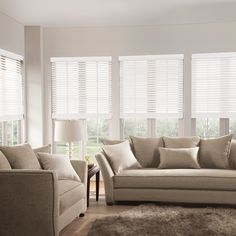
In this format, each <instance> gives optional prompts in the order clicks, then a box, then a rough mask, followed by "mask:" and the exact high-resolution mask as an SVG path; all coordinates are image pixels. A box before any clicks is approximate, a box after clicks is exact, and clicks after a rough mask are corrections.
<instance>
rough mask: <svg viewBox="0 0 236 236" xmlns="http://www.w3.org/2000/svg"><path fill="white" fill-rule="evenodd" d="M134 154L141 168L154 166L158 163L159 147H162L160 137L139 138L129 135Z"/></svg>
mask: <svg viewBox="0 0 236 236" xmlns="http://www.w3.org/2000/svg"><path fill="white" fill-rule="evenodd" d="M130 140H131V142H132V146H133V150H134V155H135V157H136V158H137V160H138V162H139V163H140V165H141V166H142V167H143V168H148V167H149V168H154V167H157V166H158V165H159V163H160V153H159V149H158V148H159V147H163V140H162V138H141V137H135V136H130Z"/></svg>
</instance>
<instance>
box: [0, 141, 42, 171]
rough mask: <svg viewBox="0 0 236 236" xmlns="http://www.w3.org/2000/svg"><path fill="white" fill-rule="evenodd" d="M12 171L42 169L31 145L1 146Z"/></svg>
mask: <svg viewBox="0 0 236 236" xmlns="http://www.w3.org/2000/svg"><path fill="white" fill-rule="evenodd" d="M0 151H2V152H3V154H4V155H5V156H6V158H7V160H8V161H9V163H10V165H11V167H12V169H32V170H39V169H41V167H40V164H39V161H38V159H37V156H36V155H35V153H34V151H33V149H32V148H31V146H30V145H29V144H21V145H16V146H0Z"/></svg>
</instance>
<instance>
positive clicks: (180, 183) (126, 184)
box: [113, 169, 236, 191]
mask: <svg viewBox="0 0 236 236" xmlns="http://www.w3.org/2000/svg"><path fill="white" fill-rule="evenodd" d="M113 178H114V187H115V188H142V189H145V188H154V189H155V188H157V189H191V190H195V189H196V190H229V191H231V190H232V191H235V190H236V171H235V170H222V169H221V170H220V169H140V170H125V171H122V172H121V173H120V174H119V175H116V176H114V177H113Z"/></svg>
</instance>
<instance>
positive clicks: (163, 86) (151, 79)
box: [119, 55, 183, 118]
mask: <svg viewBox="0 0 236 236" xmlns="http://www.w3.org/2000/svg"><path fill="white" fill-rule="evenodd" d="M119 60H120V117H121V118H128V117H133V118H158V117H160V118H163V117H168V118H170V117H176V118H182V117H183V55H157V56H129V57H120V58H119Z"/></svg>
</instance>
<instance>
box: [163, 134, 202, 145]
mask: <svg viewBox="0 0 236 236" xmlns="http://www.w3.org/2000/svg"><path fill="white" fill-rule="evenodd" d="M163 141H164V147H167V148H193V147H197V146H198V145H199V142H200V137H198V136H193V137H181V138H178V137H176V138H170V137H163Z"/></svg>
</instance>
